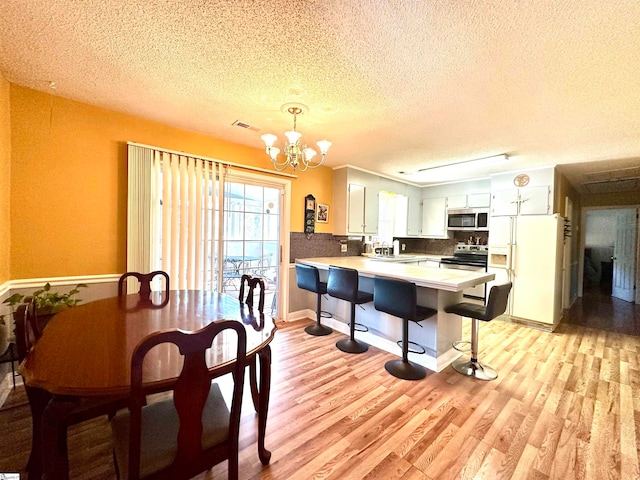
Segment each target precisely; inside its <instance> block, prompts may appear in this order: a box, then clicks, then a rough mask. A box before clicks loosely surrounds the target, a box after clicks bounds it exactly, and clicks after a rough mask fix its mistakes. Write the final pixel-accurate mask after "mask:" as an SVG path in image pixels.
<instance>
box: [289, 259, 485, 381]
mask: <svg viewBox="0 0 640 480" xmlns="http://www.w3.org/2000/svg"><path fill="white" fill-rule="evenodd" d="M296 262H297V263H301V264H305V265H311V266H314V267H317V268H318V270H319V271H320V279H321V280H322V281H325V282H326V280H327V276H328V271H329V266H337V267H345V268H353V269H356V270H358V275H359V289H360V290H363V291H365V292H370V293H373V279H374V277H375V276H376V275H379V276H384V277H389V278H399V279H403V280H408V281H410V282H413V283H415V284H416V286H417V287H418V289H417V290H418V292H417V298H418V304H419V305H423V306H425V307H431V308H434V309H435V310H437V314H436V315H434V316H432V317H430V318H427V319H426V320H423V321H422V322H420V324H415V323H413V322H409V338H410V340H411V341H412V342H415V343H417V344H419V345H420V346H422V347H423V348H424V350H425V353H424V354H417V353H409V360H411V361H413V362H416V363H419V364H421V365H423V366H424V367H426V368H428V369H430V370H433V371H436V372H439V371H441V370H443V369H444V368H446V367H447V366H448V365H449V364H450V363H451V362H452V361H453V360H455V359H456V358H458V357H459V356H460V352H458V351H457V350H455V349H453V347H452V344H453V342H454V341H457V340H460V339H461V336H462V320H461V318H460V317H459V316H458V315H454V314H450V313H446V312H445V311H444V309H445V308H446V307H448V306H449V305H453V304H455V303H459V302H462V301H466V300H464V299H463V297H462V291H463V290H464V289H465V288H468V287H472V286H474V285H479V284H482V283H486V282H489V281H491V280H493V279H494V274H492V273H488V272H482V271H480V272H478V271H468V270H453V269H444V268H443V269H441V268H432V267H426V266H418V265H411V264H406V263H401V262H384V261H378V260H376V259H371V258H366V257H317V258H302V259H297V260H296ZM300 292H301V294H303V291H302V290H300ZM311 305H314V303H310V307H309V308H310V309H313V308H314V307H311ZM360 307H362V308H360ZM322 310H323V311H325V312H328V313H329V314H331V318H323V323H324V324H326V325H327V326H329V327H331V328H334V329H335V330H338V331H339V332H342V333H344V334H347V335H348V333H349V327H348V318H349V311H350V306H349V304H348V303H347V302H345V301H342V300H339V299H337V298H334V297H330V296H325V297H324V298H323V300H322ZM313 317H315V315H313V316H312V318H313ZM356 321H357V322H358V323H360V324H363V325H365V326H366V327H367V328H368V330H369V331H368V332H356V338H358V339H360V340H362V341H364V342H366V343H368V344H369V345H372V346H375V347H377V348H380V349H382V350H386V351H388V352H390V353H393V354H395V355H398V356H400V354H401V349H400V347H398V345H397V344H396V342H397V341H398V340H400V339H401V338H402V320H401V319H399V318H396V317H393V316H391V315H387V314H386V313H382V312H379V311H377V310H376V309H375V308H374V306H373V302H371V303H367V304H364V305H361V306H359V307H358V309H357V313H356Z"/></svg>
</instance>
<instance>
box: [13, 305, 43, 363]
mask: <svg viewBox="0 0 640 480" xmlns="http://www.w3.org/2000/svg"><path fill="white" fill-rule="evenodd" d="M13 319H14V325H15V339H16V349H17V352H18V360H19V361H22V360H24V358H25V357H26V356H27V354H28V353H29V352H30V351H31V348H33V345H34V344H35V343H36V341H37V340H38V339H39V338H40V335H41V332H40V331H39V330H38V323H37V319H36V316H35V303H34V301H33V300H31V301H29V302H26V303H21V304H20V305H18V307H17V308H16V311H15V312H14V313H13Z"/></svg>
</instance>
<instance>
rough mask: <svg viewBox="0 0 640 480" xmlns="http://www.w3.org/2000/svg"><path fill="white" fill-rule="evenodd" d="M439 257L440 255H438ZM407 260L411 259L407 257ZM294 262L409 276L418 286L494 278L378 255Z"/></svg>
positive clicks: (457, 287) (456, 286) (453, 287)
mask: <svg viewBox="0 0 640 480" xmlns="http://www.w3.org/2000/svg"><path fill="white" fill-rule="evenodd" d="M438 258H440V257H438ZM409 261H410V260H409ZM296 262H297V263H302V264H306V265H312V266H314V267H317V268H319V269H321V270H328V269H329V266H330V265H335V266H337V267H345V268H354V269H356V270H358V273H359V275H361V276H364V277H374V276H376V275H380V276H383V277H392V278H400V279H404V280H408V281H410V282H413V283H415V284H416V285H417V286H419V287H427V288H434V289H438V290H446V291H449V292H460V291H462V290H464V289H465V288H468V287H473V286H475V285H479V284H481V283H486V282H489V281H491V280H493V279H494V278H495V275H494V274H493V273H488V272H483V271H469V270H452V269H446V268H431V267H427V266H419V265H411V264H406V263H402V262H389V261H386V262H381V261H379V260H378V259H377V258H376V259H373V258H366V257H362V256H358V257H316V258H301V259H298V260H296Z"/></svg>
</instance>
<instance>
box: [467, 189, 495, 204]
mask: <svg viewBox="0 0 640 480" xmlns="http://www.w3.org/2000/svg"><path fill="white" fill-rule="evenodd" d="M467 206H468V207H469V208H489V207H490V206H491V194H490V193H488V192H487V193H470V194H469V195H467Z"/></svg>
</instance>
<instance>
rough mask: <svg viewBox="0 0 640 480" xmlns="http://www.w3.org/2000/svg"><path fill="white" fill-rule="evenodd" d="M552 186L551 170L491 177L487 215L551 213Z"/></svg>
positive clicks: (549, 168) (552, 170) (545, 169)
mask: <svg viewBox="0 0 640 480" xmlns="http://www.w3.org/2000/svg"><path fill="white" fill-rule="evenodd" d="M553 183H554V169H553V167H547V168H543V169H538V170H531V171H526V172H516V173H513V172H511V173H508V174H500V175H495V176H494V177H492V179H491V185H492V188H491V190H492V194H491V215H492V216H494V217H497V216H504V215H547V214H551V213H553V195H552V192H553Z"/></svg>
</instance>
